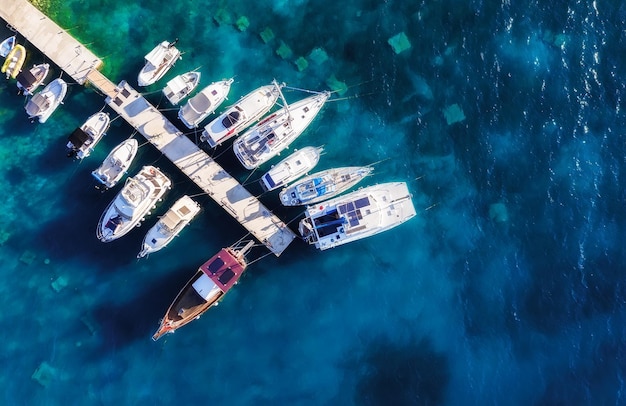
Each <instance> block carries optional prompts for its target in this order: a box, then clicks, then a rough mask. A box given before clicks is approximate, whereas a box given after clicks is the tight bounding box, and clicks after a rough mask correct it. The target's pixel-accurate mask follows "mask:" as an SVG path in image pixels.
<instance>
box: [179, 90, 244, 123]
mask: <svg viewBox="0 0 626 406" xmlns="http://www.w3.org/2000/svg"><path fill="white" fill-rule="evenodd" d="M232 83H233V79H228V80H221V81H219V82H213V83H211V84H210V85H208V86H207V87H205V88H204V89H202V91H201V92H200V93H198V94H196V95H195V96H193V97H192V98H191V99H189V100H187V103H185V104H184V105H183V106H182V107H181V108H180V110H178V118H180V121H182V122H183V124H185V126H187V128H189V129H192V128H197V127H198V125H199V124H200V123H201V122H202V121H203V120H204V119H205V118H207V117H208V116H209V115H210V114H211V113H213V112H214V111H215V110H216V109H217V108H218V107H219V106H220V104H222V103H223V102H224V100H226V97H227V96H228V92H229V91H230V85H231V84H232Z"/></svg>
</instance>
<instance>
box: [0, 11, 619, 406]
mask: <svg viewBox="0 0 626 406" xmlns="http://www.w3.org/2000/svg"><path fill="white" fill-rule="evenodd" d="M39 3H42V4H44V9H45V11H46V13H47V14H48V15H50V16H51V18H53V19H54V20H55V21H57V22H58V23H59V24H60V25H61V26H63V27H65V28H66V29H68V30H69V31H70V32H71V33H73V34H74V35H75V36H76V37H77V38H78V39H80V40H81V41H82V42H83V43H85V44H89V45H88V47H89V48H90V49H91V50H92V51H94V52H95V53H96V54H98V55H100V56H101V57H103V58H104V60H105V66H104V68H103V72H104V73H105V74H106V75H107V76H108V77H109V78H111V79H112V80H113V81H114V82H117V81H120V80H123V79H126V80H128V81H129V82H130V83H131V85H135V84H136V78H137V72H138V71H139V70H140V69H141V67H142V65H143V55H144V54H145V53H147V52H148V51H149V50H150V49H152V47H153V46H154V45H155V44H156V43H158V42H159V41H162V40H165V39H168V40H172V39H174V38H179V43H178V47H179V48H180V49H181V50H182V51H184V55H183V59H182V60H181V61H179V62H178V63H177V64H176V66H175V67H174V68H173V69H172V70H171V71H170V72H169V73H168V75H167V76H166V77H165V78H164V79H163V80H161V81H160V82H159V83H158V84H157V85H154V86H151V87H149V88H148V89H146V92H154V93H150V94H148V95H147V98H148V99H149V100H150V101H152V102H153V103H154V104H155V105H159V107H160V108H162V109H164V110H165V114H166V115H167V116H168V117H170V118H171V120H172V121H173V122H174V123H177V124H179V125H180V123H179V122H178V121H177V119H176V111H175V110H171V109H170V107H171V106H168V105H167V102H166V101H165V100H164V99H162V98H161V96H160V93H158V91H159V90H160V89H161V87H162V86H163V85H164V84H165V82H166V81H167V80H168V79H169V78H171V77H173V76H175V75H176V74H179V73H182V72H185V71H187V70H191V69H193V68H197V67H199V69H200V70H201V71H202V75H203V78H202V82H203V83H204V84H208V83H209V82H211V81H214V80H219V79H222V78H228V77H233V76H234V77H235V83H234V84H233V86H232V89H231V93H230V100H231V101H232V100H236V99H237V98H239V97H240V96H242V95H244V94H246V93H247V92H249V91H250V90H252V89H254V88H256V87H258V86H260V85H262V84H266V83H268V82H270V81H271V80H272V79H274V78H276V79H277V80H279V81H284V82H286V83H287V84H288V85H289V86H293V87H298V88H305V89H312V90H326V89H329V90H336V89H337V88H338V86H339V87H340V85H338V84H337V82H343V83H345V86H347V87H348V89H347V90H346V91H345V92H343V91H342V92H338V93H336V94H335V96H334V98H335V99H338V100H337V101H335V102H331V103H328V105H327V106H325V107H324V109H323V111H322V114H321V115H320V116H319V117H317V118H316V120H315V121H314V122H313V124H312V125H311V126H310V128H308V129H307V131H306V132H305V133H304V134H303V135H302V136H301V137H300V138H299V139H298V140H297V141H296V143H295V144H294V145H293V147H295V148H298V147H303V146H307V145H322V144H323V145H324V146H325V150H326V154H325V155H324V156H323V157H322V160H321V162H320V164H319V166H318V169H324V168H329V167H333V166H338V165H342V166H343V165H360V164H369V163H372V162H377V161H382V162H380V163H379V164H377V165H376V169H375V175H374V176H372V177H371V178H370V179H369V180H368V181H366V182H368V183H370V184H371V183H376V182H386V181H396V180H402V181H406V182H408V184H409V188H410V189H411V191H412V192H413V196H414V203H415V206H416V209H417V210H418V216H417V217H416V218H414V219H412V220H411V221H410V222H409V223H406V224H404V225H402V226H400V227H398V228H396V229H394V230H392V231H389V232H387V233H384V234H381V235H378V236H375V237H372V238H370V239H367V240H363V241H360V242H357V243H352V244H349V245H346V246H343V247H339V248H336V249H333V250H330V251H326V252H318V251H316V250H315V249H314V248H312V247H309V246H307V245H306V244H304V243H302V242H300V241H296V242H294V243H293V244H292V245H291V246H290V247H289V248H288V250H287V251H286V252H285V253H284V254H283V255H282V256H281V257H280V258H275V257H273V256H268V257H266V258H264V259H263V260H261V261H259V262H257V263H255V264H254V265H252V266H251V267H250V268H249V269H248V271H247V272H246V274H245V275H244V276H243V278H242V280H241V283H240V284H239V285H238V286H236V288H234V290H233V291H231V292H230V293H229V294H228V295H227V296H226V298H225V299H224V301H223V302H222V303H221V304H220V305H219V306H218V307H216V308H212V309H211V310H209V311H208V312H207V313H206V314H205V315H204V316H203V317H202V318H201V319H200V320H197V321H194V322H193V323H192V324H190V325H189V326H186V327H184V328H182V329H181V330H179V331H178V332H177V333H176V334H174V335H169V336H166V337H165V338H163V339H161V340H160V341H158V342H156V343H155V342H152V341H151V340H150V337H151V335H152V333H153V332H154V330H155V329H156V327H157V324H158V321H159V319H160V318H161V317H162V315H163V313H164V312H165V310H166V309H167V307H168V305H169V303H170V302H171V300H172V299H173V297H174V296H175V295H176V293H177V292H178V290H179V289H180V287H182V285H183V284H184V283H185V282H186V281H187V280H188V279H189V277H190V276H191V275H192V274H193V272H194V271H195V269H196V268H197V267H198V266H199V265H200V264H202V263H203V262H204V261H205V260H206V259H208V258H209V257H211V256H212V255H213V254H214V253H215V252H217V251H218V250H219V249H220V248H221V247H223V246H225V245H228V244H231V243H233V242H234V241H236V240H237V239H239V238H240V237H242V236H243V235H244V234H245V230H244V229H243V228H242V227H241V226H240V225H239V224H238V223H236V222H235V221H234V220H233V219H232V218H231V217H230V216H228V215H226V214H225V213H224V212H223V211H222V209H221V208H219V207H218V206H217V205H216V204H215V203H214V202H213V201H212V200H210V199H209V198H207V197H205V196H198V197H197V199H198V201H199V202H200V203H201V204H202V205H203V211H202V213H201V215H200V216H199V217H198V218H197V219H196V220H194V222H193V223H192V224H191V225H190V226H189V227H188V228H186V229H185V231H184V232H183V233H182V234H181V236H180V237H178V238H177V239H176V240H175V241H174V242H173V243H172V244H171V245H170V246H169V247H167V248H166V249H165V250H163V251H161V252H158V253H156V254H153V255H151V256H150V257H148V258H147V259H143V260H140V261H138V260H136V259H135V256H136V254H137V252H138V251H139V248H140V243H141V240H142V238H143V236H144V234H145V231H146V230H147V229H148V227H149V226H151V225H152V224H153V223H154V222H155V221H156V218H157V215H159V214H162V213H164V212H165V210H166V209H167V207H169V205H171V203H173V202H174V201H175V200H176V199H177V198H178V197H179V196H180V195H182V194H184V193H187V194H197V193H199V192H200V191H199V190H198V189H197V187H196V186H195V185H194V184H193V183H191V182H190V181H188V180H187V179H186V178H185V177H183V176H182V175H181V174H180V173H179V172H178V170H177V169H176V168H175V167H174V166H173V165H172V164H171V163H170V162H169V161H167V159H165V158H164V157H161V156H160V154H159V153H158V151H156V150H155V149H154V148H153V147H152V146H150V145H145V146H142V147H141V148H140V152H139V155H138V159H137V161H135V165H134V167H133V169H134V170H135V171H136V170H137V169H139V166H140V165H142V164H147V163H154V164H156V165H158V166H159V167H160V168H161V169H163V170H164V171H165V172H167V173H168V175H170V176H171V178H172V179H173V181H174V183H175V187H174V189H173V190H172V191H171V192H170V193H169V194H168V195H167V197H166V199H165V200H164V202H163V203H162V204H161V206H160V207H159V209H158V210H156V213H154V214H153V215H152V217H150V218H149V219H148V220H147V221H146V224H144V225H143V226H142V227H141V228H139V229H137V230H134V231H133V232H131V233H130V234H129V235H127V236H125V237H123V238H121V239H120V240H117V241H115V242H113V243H110V244H103V243H100V242H99V241H98V240H97V239H96V237H95V228H96V224H97V222H98V219H99V217H100V215H101V213H102V211H103V210H104V208H105V207H106V205H107V204H108V203H109V202H110V201H111V199H112V198H113V197H114V195H115V193H116V192H117V190H118V189H117V188H116V189H115V190H113V191H108V192H106V193H100V192H97V191H96V190H95V189H94V187H93V186H94V183H93V181H92V179H91V177H90V172H91V170H93V169H94V168H95V167H97V166H98V165H99V164H100V162H101V160H102V159H103V158H104V157H105V156H106V154H107V153H108V152H109V150H110V149H111V148H112V147H113V146H114V145H116V144H118V143H119V142H120V141H122V140H123V139H125V138H127V137H129V136H130V135H131V134H132V133H133V131H132V128H130V127H129V126H128V125H127V124H126V123H125V122H123V121H122V120H121V119H120V120H115V121H114V123H113V125H112V128H111V130H110V131H109V133H108V134H107V136H106V137H105V138H104V140H103V141H102V142H101V143H100V144H99V146H98V148H97V149H96V151H95V152H94V153H93V154H92V156H90V157H89V158H87V159H85V160H84V161H83V162H81V163H77V162H73V161H71V160H69V159H68V158H66V156H65V153H66V150H65V143H66V139H67V135H68V134H69V133H70V132H71V131H72V130H73V129H74V128H75V127H77V126H79V125H80V124H81V123H82V122H83V121H84V120H85V119H86V118H87V117H88V116H89V115H90V114H92V113H93V112H95V111H98V110H100V109H101V108H102V107H103V106H104V102H103V97H101V96H100V95H98V94H97V93H95V92H94V91H93V90H92V89H88V88H87V89H86V88H83V87H81V86H79V85H76V84H74V85H70V89H69V92H68V96H67V98H66V99H65V104H64V105H63V106H62V107H61V108H60V109H59V110H58V111H56V112H55V113H54V114H53V116H52V117H51V119H50V120H49V121H48V122H47V123H45V124H43V125H41V124H38V123H31V122H29V120H28V119H27V116H26V114H25V112H24V110H23V105H24V103H25V100H24V99H23V98H22V97H21V96H17V95H16V90H17V89H16V87H15V82H14V81H3V83H2V84H1V85H0V190H2V191H3V192H4V193H3V199H2V201H1V202H0V264H1V266H0V274H1V277H2V281H3V284H2V288H1V291H0V292H1V295H0V298H1V299H0V301H1V302H0V303H2V312H0V321H1V322H2V325H3V345H2V351H0V354H1V355H0V356H1V358H0V359H1V360H2V363H3V365H4V368H2V370H1V371H0V382H1V383H2V385H1V388H2V389H0V394H1V395H0V401H1V402H2V404H6V405H20V404H24V405H34V404H36V405H39V404H50V405H56V404H102V405H111V404H141V405H144V404H174V403H175V402H176V403H183V402H185V403H187V404H232V405H247V404H255V405H259V404H268V405H292V404H310V405H318V404H339V405H345V404H355V405H379V404H385V405H387V404H394V405H404V404H407V405H408V404H410V405H421V404H427V405H433V404H446V405H459V404H473V405H484V404H517V405H528V404H545V405H548V404H567V405H571V404H589V405H598V404H623V403H624V402H626V401H625V400H624V396H625V395H624V394H623V390H624V378H625V376H626V343H625V337H624V332H625V329H624V321H625V318H626V317H625V316H626V311H625V308H624V301H625V298H626V291H625V290H626V286H625V280H624V261H625V250H624V247H623V241H622V238H623V230H624V228H625V225H626V217H625V214H624V213H625V211H624V206H625V204H624V202H625V198H626V194H625V192H624V184H626V180H625V179H624V173H625V172H624V171H625V164H626V162H625V159H624V156H625V146H624V141H625V136H624V130H623V129H624V124H625V121H626V120H625V119H624V113H623V104H624V102H623V100H622V97H623V94H624V92H625V91H626V89H625V85H624V72H626V60H625V57H624V55H626V52H625V51H626V44H625V35H624V31H623V28H622V27H623V26H624V22H625V21H624V20H625V19H626V6H624V5H622V4H621V3H619V2H608V3H607V2H591V3H589V2H574V1H556V2H536V1H526V0H523V1H517V2H509V1H503V2H501V3H489V2H482V1H469V2H462V1H453V0H443V1H440V2H406V1H394V0H392V1H387V2H374V1H365V0H360V1H353V2H349V3H350V4H343V3H342V2H331V1H322V0H316V1H314V0H311V1H306V0H297V1H264V0H262V1H259V2H254V3H251V2H221V1H220V2H218V1H192V0H181V1H178V2H170V3H168V4H167V6H164V5H163V4H164V3H163V2H162V1H143V2H141V3H140V2H122V1H119V0H104V1H78V0H68V1H52V2H49V3H45V2H39ZM344 3H345V2H344ZM241 16H246V17H247V20H248V22H249V26H248V27H247V29H245V30H244V31H240V30H238V29H237V25H236V24H237V21H238V19H239V18H240V17H241ZM239 22H240V23H241V21H239ZM266 28H269V29H271V31H272V32H273V34H274V38H272V39H270V40H269V41H267V42H264V41H263V40H262V38H261V35H260V33H262V32H265V33H267V31H264V30H265V29H266ZM0 32H1V33H2V34H3V38H4V37H5V36H8V34H9V31H8V30H6V29H3V30H2V31H0ZM401 32H404V33H405V35H406V37H407V38H408V40H409V42H410V43H411V47H410V48H409V49H407V50H405V51H403V52H400V53H399V54H396V53H394V51H393V50H392V47H391V46H390V45H389V44H388V42H387V41H388V40H389V39H390V38H391V37H393V36H395V35H396V34H399V33H401ZM20 42H22V43H23V40H22V41H20ZM281 44H284V45H285V46H287V47H289V49H290V50H291V55H287V54H284V55H285V57H284V58H283V57H281V56H280V55H278V54H277V52H276V51H277V50H278V49H282V50H284V49H285V48H284V47H283V48H281ZM28 45H29V44H26V46H27V49H28V51H29V52H30V57H29V60H27V63H26V64H27V66H29V65H31V64H33V63H38V62H40V61H42V60H43V59H44V57H43V56H42V55H40V54H38V53H37V52H36V50H34V49H33V48H32V46H30V47H29V46H28ZM316 48H320V49H322V50H324V52H325V55H327V59H326V60H323V58H321V59H320V58H319V56H320V55H323V54H322V53H321V52H319V51H315V52H314V53H313V54H311V52H312V51H313V50H315V49H316ZM281 53H282V51H281ZM300 56H302V57H303V58H305V59H306V61H307V62H308V66H307V67H306V68H305V69H303V70H302V71H300V70H299V68H298V67H297V65H296V64H295V61H296V60H297V58H298V57H300ZM60 74H61V72H60V71H59V70H58V68H57V69H55V71H54V72H53V75H54V76H58V75H60ZM285 96H286V98H287V99H288V100H289V101H292V100H295V99H298V98H300V97H302V94H301V93H300V92H296V91H286V92H285ZM455 106H456V107H455ZM218 111H219V110H218ZM455 112H456V114H455ZM460 112H462V114H460ZM457 120H458V121H457ZM180 128H181V129H184V127H183V126H182V125H180ZM134 136H135V137H138V139H139V141H140V143H141V142H142V141H143V140H142V138H141V137H140V136H138V135H136V134H135V135H134ZM189 136H190V137H191V138H192V139H194V138H195V137H196V134H193V133H191V134H189ZM217 154H220V155H219V156H218V157H217V160H218V162H220V163H221V164H222V165H224V167H225V168H227V169H228V170H229V171H230V172H231V173H232V174H233V175H234V176H236V177H237V178H239V179H240V180H241V181H244V180H245V179H246V178H247V177H248V175H249V174H248V172H247V171H245V170H244V169H242V168H241V167H240V166H239V164H238V163H237V162H236V160H235V158H234V156H233V154H232V151H231V150H229V149H228V148H227V147H224V148H222V149H219V150H218V151H217V153H216V156H217ZM267 167H269V166H266V167H265V169H267ZM132 173H134V171H133V170H131V174H132ZM260 174H261V173H259V174H258V175H259V176H260ZM256 177H258V176H254V175H253V177H252V178H256ZM252 178H251V179H252ZM250 190H251V191H252V192H253V193H260V187H258V185H255V184H251V185H250ZM261 199H262V201H263V202H264V203H265V204H266V205H267V206H268V207H270V208H276V213H277V214H279V215H280V216H281V217H282V218H283V219H285V220H286V221H289V220H291V219H293V218H296V217H297V216H298V215H299V214H300V212H299V211H298V210H285V209H281V208H280V207H279V204H278V200H277V192H276V193H269V194H266V195H263V196H262V198H261ZM291 224H292V226H293V227H294V229H295V225H296V224H297V221H294V222H293V223H291ZM55 288H56V289H55Z"/></svg>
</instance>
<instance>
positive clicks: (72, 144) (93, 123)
mask: <svg viewBox="0 0 626 406" xmlns="http://www.w3.org/2000/svg"><path fill="white" fill-rule="evenodd" d="M110 124H111V119H110V118H109V114H108V113H104V112H102V111H100V112H98V113H96V114H93V115H91V116H90V117H89V118H88V119H87V121H85V123H83V125H81V126H80V127H79V128H77V129H76V130H74V132H72V133H71V134H70V136H69V139H68V142H67V148H68V149H69V152H68V156H69V157H76V158H78V159H83V158H86V157H88V156H89V155H90V154H91V151H93V149H94V148H95V147H96V144H98V142H100V140H101V139H102V137H103V136H104V134H105V133H106V132H107V130H108V129H109V125H110Z"/></svg>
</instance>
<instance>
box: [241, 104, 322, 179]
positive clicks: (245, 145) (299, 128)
mask: <svg viewBox="0 0 626 406" xmlns="http://www.w3.org/2000/svg"><path fill="white" fill-rule="evenodd" d="M329 97H330V92H322V93H316V94H314V95H313V96H309V97H306V98H304V99H302V100H299V101H297V102H295V103H293V104H290V105H288V106H287V105H286V106H285V107H283V108H282V109H280V110H278V111H276V112H275V113H272V114H270V115H269V116H268V117H266V118H264V119H263V120H261V121H259V122H258V123H257V124H256V125H255V126H254V127H251V128H249V129H248V130H247V131H246V132H245V133H244V134H243V135H242V136H241V137H239V138H237V139H236V140H235V142H234V143H233V151H234V153H235V156H236V157H237V159H238V160H239V162H241V164H242V165H243V167H244V168H246V169H255V168H258V167H259V166H261V165H262V164H264V163H265V162H267V161H269V160H270V159H272V158H273V157H275V156H276V155H278V154H279V153H280V152H282V151H283V150H284V149H285V148H287V147H288V146H289V145H290V144H291V143H292V142H293V141H294V140H295V139H296V138H298V136H300V134H302V132H303V131H304V130H305V129H306V128H307V127H308V126H309V124H311V122H312V121H313V119H314V118H315V116H317V114H318V113H319V111H320V110H321V109H322V107H323V106H324V103H326V100H328V98H329Z"/></svg>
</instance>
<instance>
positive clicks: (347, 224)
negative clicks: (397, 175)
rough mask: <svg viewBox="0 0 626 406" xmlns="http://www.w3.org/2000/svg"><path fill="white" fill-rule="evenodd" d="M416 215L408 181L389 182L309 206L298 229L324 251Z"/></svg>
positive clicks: (304, 237)
mask: <svg viewBox="0 0 626 406" xmlns="http://www.w3.org/2000/svg"><path fill="white" fill-rule="evenodd" d="M414 216H415V207H413V200H412V196H411V194H410V193H409V190H408V187H407V185H406V183H404V182H390V183H382V184H379V185H374V186H369V187H366V188H362V189H358V190H356V191H354V192H350V193H348V194H346V195H343V196H339V197H336V198H334V199H330V200H327V201H324V202H322V203H319V204H316V205H312V206H308V207H307V209H306V212H305V217H304V219H302V220H300V224H299V226H298V230H299V231H300V235H301V236H302V237H303V239H304V240H305V241H306V242H308V243H309V244H313V245H315V247H316V248H318V249H319V250H322V251H323V250H326V249H329V248H333V247H336V246H339V245H343V244H347V243H349V242H352V241H357V240H360V239H362V238H366V237H370V236H372V235H375V234H378V233H381V232H383V231H385V230H389V229H391V228H394V227H396V226H399V225H400V224H402V223H404V222H405V221H407V220H409V219H411V218H413V217H414Z"/></svg>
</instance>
